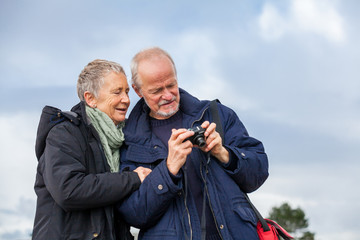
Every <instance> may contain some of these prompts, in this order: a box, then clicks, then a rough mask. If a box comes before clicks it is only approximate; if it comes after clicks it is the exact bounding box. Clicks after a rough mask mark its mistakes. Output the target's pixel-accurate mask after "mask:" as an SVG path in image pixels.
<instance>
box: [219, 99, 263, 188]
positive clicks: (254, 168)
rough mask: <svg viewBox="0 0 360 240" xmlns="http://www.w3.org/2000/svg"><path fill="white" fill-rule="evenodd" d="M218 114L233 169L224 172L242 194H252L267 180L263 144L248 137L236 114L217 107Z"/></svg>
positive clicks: (228, 109) (225, 108)
mask: <svg viewBox="0 0 360 240" xmlns="http://www.w3.org/2000/svg"><path fill="white" fill-rule="evenodd" d="M219 114H220V116H221V119H222V124H223V129H224V135H225V136H224V141H225V142H224V146H225V147H226V148H227V149H228V150H229V151H231V154H230V156H231V159H230V161H232V162H233V164H232V165H235V169H233V170H232V171H230V170H225V171H226V172H227V173H228V174H229V175H230V176H231V177H232V178H233V179H234V181H235V182H236V183H237V184H238V186H239V187H240V188H241V189H242V190H243V191H244V192H247V193H249V192H253V191H255V190H256V189H258V188H259V187H260V186H261V185H262V184H263V183H264V182H265V180H266V179H267V177H268V175H269V173H268V168H269V167H268V158H267V155H266V153H265V150H264V147H263V144H262V143H261V142H260V141H259V140H257V139H255V138H252V137H250V136H249V134H248V132H247V130H246V129H245V127H244V125H243V123H242V122H241V121H240V119H239V118H238V116H237V115H236V113H235V112H234V111H233V110H231V109H230V108H227V107H225V106H224V105H219Z"/></svg>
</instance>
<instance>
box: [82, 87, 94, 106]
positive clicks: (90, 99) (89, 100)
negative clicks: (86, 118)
mask: <svg viewBox="0 0 360 240" xmlns="http://www.w3.org/2000/svg"><path fill="white" fill-rule="evenodd" d="M84 99H85V102H86V103H87V105H88V106H89V107H92V108H96V102H97V101H96V98H95V96H94V95H93V94H92V93H91V92H89V91H86V92H84Z"/></svg>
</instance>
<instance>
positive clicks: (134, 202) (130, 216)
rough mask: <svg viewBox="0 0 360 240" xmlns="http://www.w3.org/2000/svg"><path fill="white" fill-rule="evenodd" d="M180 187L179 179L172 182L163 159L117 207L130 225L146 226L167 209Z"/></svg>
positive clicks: (153, 222)
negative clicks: (176, 181)
mask: <svg viewBox="0 0 360 240" xmlns="http://www.w3.org/2000/svg"><path fill="white" fill-rule="evenodd" d="M128 166H129V165H128ZM130 168H131V167H130ZM181 189H182V183H181V181H178V183H177V184H175V183H174V182H173V180H172V179H171V176H170V174H169V171H168V169H167V167H166V161H165V160H164V161H162V162H161V163H159V164H158V165H157V166H156V167H155V168H154V169H153V171H152V172H151V173H150V174H149V175H148V176H147V177H146V178H145V180H144V181H143V183H142V184H141V186H140V188H139V189H138V190H137V191H135V192H134V193H133V194H131V195H130V196H129V197H128V198H126V199H124V200H123V201H122V202H120V203H119V204H118V205H117V209H118V211H119V212H120V214H121V215H122V217H123V218H124V219H125V220H126V222H128V223H129V224H130V225H132V226H134V227H136V228H141V229H142V228H148V227H150V226H152V225H154V224H156V222H157V220H158V219H160V217H161V216H162V215H163V214H164V213H165V212H166V211H167V210H168V207H169V205H170V203H172V202H173V201H174V198H175V197H177V196H178V193H179V192H180V191H181Z"/></svg>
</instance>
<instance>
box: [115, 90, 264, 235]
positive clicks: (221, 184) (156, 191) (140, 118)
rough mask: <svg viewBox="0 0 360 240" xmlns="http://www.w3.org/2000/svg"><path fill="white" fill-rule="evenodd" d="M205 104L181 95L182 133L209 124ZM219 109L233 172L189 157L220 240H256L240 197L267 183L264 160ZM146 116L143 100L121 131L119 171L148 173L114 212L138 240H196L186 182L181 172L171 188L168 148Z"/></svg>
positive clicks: (196, 222)
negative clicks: (198, 173)
mask: <svg viewBox="0 0 360 240" xmlns="http://www.w3.org/2000/svg"><path fill="white" fill-rule="evenodd" d="M209 104H210V102H209V101H200V100H198V99H197V98H195V97H193V96H191V95H190V94H189V93H187V92H185V91H184V90H182V89H180V111H181V112H182V113H183V127H184V128H189V127H193V126H196V125H200V124H201V123H203V122H204V121H205V120H208V121H210V122H212V116H211V113H210V110H209V109H208V108H209ZM218 108H219V114H220V119H221V121H222V126H223V129H224V146H225V147H226V148H227V149H228V151H230V156H231V160H230V161H235V166H236V169H235V170H233V171H229V170H226V169H225V168H224V165H223V164H221V163H220V162H219V161H218V160H217V159H216V158H214V157H211V160H210V161H209V162H208V161H207V154H206V153H204V152H203V151H201V150H200V149H198V148H193V150H192V152H191V154H190V155H191V158H192V159H197V160H198V164H197V165H198V166H197V167H198V168H199V169H198V170H199V171H201V172H202V175H203V176H205V175H206V177H204V178H206V184H207V187H208V191H207V195H208V197H209V199H210V205H211V210H212V213H213V216H214V218H215V220H216V221H215V223H216V227H217V229H218V232H219V233H220V234H221V236H222V238H223V239H244V240H245V239H246V240H252V239H258V236H257V233H256V223H257V219H256V216H255V214H254V212H253V211H252V209H251V208H250V206H249V204H248V202H247V201H246V199H245V197H244V192H246V193H249V192H252V191H255V190H256V189H258V188H259V187H260V186H261V185H262V184H263V183H264V181H265V180H266V179H267V177H268V160H267V156H266V154H265V152H264V148H263V145H262V143H261V142H260V141H258V140H256V139H254V138H252V137H249V135H248V133H247V131H246V129H245V127H244V125H243V124H242V123H241V121H240V120H239V118H238V117H237V115H236V113H235V112H234V111H232V110H231V109H230V108H228V107H226V106H224V105H221V104H218ZM149 110H150V109H149V108H148V107H147V106H146V104H145V102H144V100H143V99H141V100H139V102H138V103H137V104H136V106H135V107H134V109H133V110H132V112H131V114H130V116H129V119H128V121H127V124H126V127H125V128H124V133H125V144H124V145H123V147H122V153H121V161H122V163H121V166H122V168H125V167H129V168H130V169H131V170H132V169H135V168H136V167H138V166H145V167H148V168H151V169H152V173H151V174H150V175H149V176H148V177H147V178H146V179H145V180H144V182H143V183H142V184H141V186H140V188H139V190H137V191H135V192H134V193H133V194H132V195H131V196H130V197H129V198H127V199H125V200H123V201H122V202H121V204H119V206H118V210H119V211H120V213H121V215H122V216H123V218H124V219H125V220H126V221H127V222H128V223H129V224H131V225H133V226H135V227H137V228H140V234H139V239H200V236H201V227H200V217H199V216H198V213H197V211H196V206H195V204H194V199H193V198H192V196H191V192H190V191H186V189H185V188H186V186H185V185H186V184H185V183H184V182H186V181H182V180H183V178H184V176H185V174H186V170H185V169H183V171H182V172H181V173H180V175H181V180H180V181H177V183H176V184H175V183H174V179H173V178H172V177H171V176H170V173H169V171H168V169H167V167H166V158H167V154H168V152H167V148H166V147H165V146H164V144H163V143H162V142H161V140H160V139H159V138H158V137H156V136H155V134H153V133H152V131H151V127H150V121H149ZM206 165H207V166H206ZM206 168H207V170H206ZM199 184H202V183H199ZM186 195H187V196H186Z"/></svg>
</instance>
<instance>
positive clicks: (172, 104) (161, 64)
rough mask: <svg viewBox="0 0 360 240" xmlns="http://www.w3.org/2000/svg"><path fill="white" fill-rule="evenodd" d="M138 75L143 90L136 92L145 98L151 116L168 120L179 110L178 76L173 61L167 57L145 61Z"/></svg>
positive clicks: (141, 64) (139, 68)
mask: <svg viewBox="0 0 360 240" xmlns="http://www.w3.org/2000/svg"><path fill="white" fill-rule="evenodd" d="M138 74H139V77H140V78H141V80H142V82H141V86H140V87H141V88H140V89H138V88H136V87H135V86H133V87H134V90H135V91H136V93H137V94H138V95H139V97H143V98H144V100H145V102H146V104H147V105H148V106H149V108H150V116H151V117H153V118H156V119H167V118H169V117H171V116H173V115H174V114H175V113H176V112H177V111H178V110H179V103H180V95H179V87H178V84H177V79H176V75H175V72H174V69H173V66H172V64H171V61H170V60H169V59H168V58H166V57H160V58H153V59H150V60H143V61H141V62H140V63H139V66H138Z"/></svg>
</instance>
